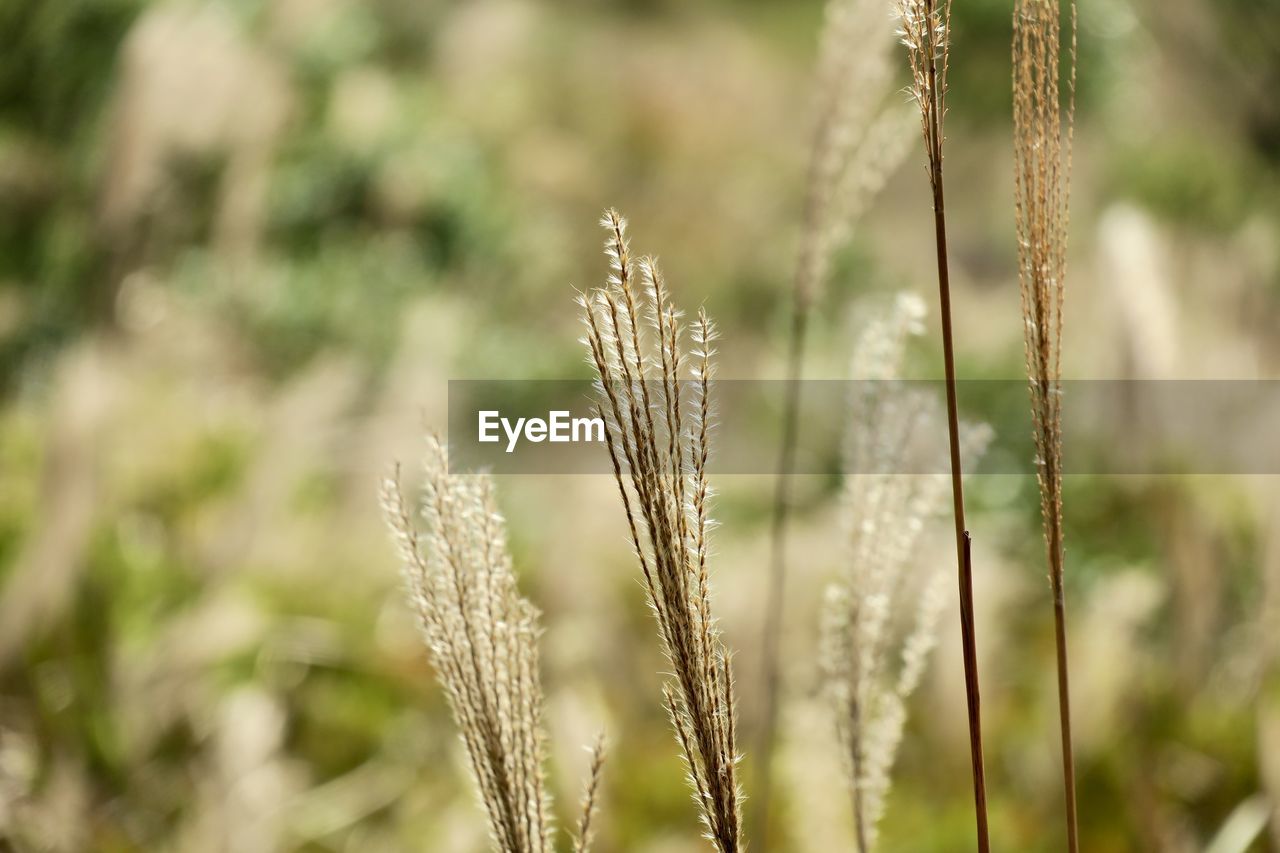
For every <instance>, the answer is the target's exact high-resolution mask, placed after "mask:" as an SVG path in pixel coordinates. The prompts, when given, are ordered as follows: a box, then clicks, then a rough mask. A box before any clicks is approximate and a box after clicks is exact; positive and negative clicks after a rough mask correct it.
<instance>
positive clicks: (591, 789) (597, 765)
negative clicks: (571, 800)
mask: <svg viewBox="0 0 1280 853" xmlns="http://www.w3.org/2000/svg"><path fill="white" fill-rule="evenodd" d="M603 770H604V735H603V734H602V735H600V736H599V737H598V738H596V742H595V743H594V744H593V745H592V747H591V768H590V770H589V771H588V773H587V784H586V787H585V788H584V789H583V792H582V811H581V814H580V815H579V817H578V832H577V834H576V835H575V836H574V839H573V853H591V839H592V835H593V832H594V829H595V827H593V826H592V821H593V820H594V819H595V814H596V809H597V808H598V807H599V803H598V802H597V798H598V797H599V794H600V777H601V775H602V772H603Z"/></svg>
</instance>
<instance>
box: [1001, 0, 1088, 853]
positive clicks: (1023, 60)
mask: <svg viewBox="0 0 1280 853" xmlns="http://www.w3.org/2000/svg"><path fill="white" fill-rule="evenodd" d="M1070 15H1071V18H1070V19H1071V33H1070V56H1069V64H1070V70H1069V72H1068V76H1067V92H1066V108H1065V116H1064V114H1063V112H1064V110H1063V105H1062V92H1061V91H1060V77H1061V71H1060V68H1059V64H1060V52H1061V47H1060V45H1061V40H1062V32H1061V28H1062V23H1061V22H1062V15H1061V9H1060V7H1059V3H1058V0H1018V2H1017V5H1016V6H1015V7H1014V16H1013V129H1014V130H1013V140H1014V146H1013V147H1014V180H1015V195H1014V203H1015V207H1016V214H1017V216H1016V218H1017V234H1018V279H1019V285H1020V287H1019V289H1020V291H1021V296H1022V316H1023V332H1024V337H1025V343H1026V356H1027V378H1028V380H1029V381H1028V386H1029V388H1030V392H1031V416H1032V428H1033V433H1034V436H1035V446H1036V477H1037V480H1038V482H1039V485H1040V510H1041V516H1042V519H1043V522H1044V538H1045V549H1046V557H1047V562H1048V565H1049V584H1050V588H1051V590H1052V593H1053V621H1054V642H1055V646H1056V652H1057V654H1056V658H1057V672H1058V717H1059V724H1060V729H1061V735H1062V782H1063V790H1064V796H1065V799H1066V820H1067V846H1068V849H1069V850H1070V851H1072V853H1075V851H1076V850H1078V849H1079V841H1078V838H1077V834H1078V833H1077V818H1076V780H1075V760H1074V755H1073V749H1072V741H1071V690H1070V679H1069V677H1068V666H1067V627H1066V601H1065V594H1064V592H1063V568H1064V566H1063V564H1064V562H1065V552H1064V549H1063V538H1062V382H1061V380H1062V300H1063V294H1064V291H1065V287H1066V277H1067V232H1068V226H1069V223H1070V200H1071V143H1072V136H1073V124H1074V108H1075V76H1076V61H1075V56H1076V9H1075V4H1074V3H1072V4H1071V12H1070Z"/></svg>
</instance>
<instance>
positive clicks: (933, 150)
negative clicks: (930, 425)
mask: <svg viewBox="0 0 1280 853" xmlns="http://www.w3.org/2000/svg"><path fill="white" fill-rule="evenodd" d="M897 11H898V17H899V20H900V23H901V29H900V31H899V34H900V35H901V37H902V42H903V44H904V45H906V48H907V56H908V59H909V62H910V66H911V93H912V96H913V97H914V100H915V102H916V105H917V107H919V112H920V128H921V131H922V135H923V137H924V144H925V153H926V157H927V165H928V172H929V186H930V189H931V190H932V193H933V225H934V243H935V252H936V254H937V260H938V302H939V307H940V315H941V321H942V358H943V369H944V371H945V375H946V386H947V436H948V439H949V450H950V457H951V497H952V506H953V510H954V515H955V528H956V530H955V532H956V563H957V572H958V576H959V584H960V607H961V614H960V622H961V625H962V626H967V630H962V631H961V640H962V642H963V651H964V677H965V693H966V696H967V699H968V712H969V750H970V758H971V764H972V772H973V799H974V810H975V813H976V818H977V835H978V849H979V850H980V851H983V853H985V851H987V850H989V849H990V840H989V838H988V830H987V785H986V771H985V769H984V766H983V755H982V714H981V700H980V694H979V690H978V664H977V650H976V638H975V637H974V632H973V624H974V623H973V576H972V564H971V561H970V558H969V546H970V542H969V531H968V530H967V529H966V527H965V520H964V484H963V480H962V476H961V468H960V417H959V411H958V407H957V404H956V367H955V352H954V348H953V344H952V333H951V274H950V269H949V267H948V263H947V216H946V200H945V192H944V186H943V171H942V152H943V142H944V139H945V136H944V132H943V127H944V122H945V118H946V113H947V71H948V68H949V62H950V48H951V0H897Z"/></svg>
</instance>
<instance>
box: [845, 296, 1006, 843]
mask: <svg viewBox="0 0 1280 853" xmlns="http://www.w3.org/2000/svg"><path fill="white" fill-rule="evenodd" d="M923 316H924V304H923V302H921V300H920V299H919V298H918V297H916V296H914V295H909V294H901V295H899V296H898V298H897V299H896V301H895V303H894V305H893V309H892V310H891V311H890V312H888V314H887V316H884V317H883V318H880V319H878V320H877V321H876V322H873V323H872V324H870V325H869V326H868V328H867V329H866V330H865V331H864V332H863V334H862V335H861V337H860V339H859V341H858V344H857V347H856V350H855V354H854V357H853V367H852V372H853V376H854V377H855V384H854V389H855V390H854V393H853V395H852V399H851V413H850V415H851V416H850V421H849V427H848V430H847V433H846V437H845V483H844V489H843V494H842V521H843V526H844V535H845V547H846V562H845V570H844V573H843V575H842V577H841V578H840V579H839V580H838V581H836V582H835V583H833V584H831V586H830V587H828V589H827V593H826V598H825V601H824V607H823V617H822V663H823V676H824V681H825V686H826V692H827V694H828V695H829V697H830V699H831V701H832V703H833V705H834V710H835V716H836V731H837V736H838V741H839V744H840V748H841V752H842V754H843V758H844V762H845V770H846V773H847V774H848V781H849V786H850V794H851V798H852V806H853V820H854V831H855V838H856V840H857V847H858V850H859V851H860V853H867V851H870V850H873V849H874V848H875V845H876V838H877V835H878V832H877V826H878V824H879V821H880V818H881V816H882V815H883V813H884V807H885V799H886V796H887V794H888V791H889V787H890V772H891V770H892V767H893V762H894V758H895V756H896V753H897V749H898V745H899V743H900V741H901V739H902V731H903V726H904V724H905V722H906V700H907V698H908V697H909V696H910V695H911V693H912V692H913V691H914V690H915V689H916V687H917V686H918V685H919V683H920V679H921V677H922V675H923V673H924V668H925V665H926V663H927V660H928V656H929V653H930V651H931V650H932V648H933V645H934V642H935V640H936V625H937V619H938V615H939V613H940V611H941V608H942V606H943V605H944V604H945V595H944V592H945V581H946V572H945V571H944V570H943V568H942V567H941V566H922V565H920V564H919V563H918V554H917V551H918V544H919V540H920V536H921V534H922V533H923V531H924V529H925V522H926V521H927V520H929V519H931V518H933V517H935V516H936V515H937V514H938V513H939V512H940V511H941V510H942V508H943V507H944V506H945V504H946V497H947V494H948V490H947V486H948V482H949V478H948V475H947V474H946V473H936V474H935V473H923V474H909V473H906V472H907V471H912V470H920V466H921V465H922V464H923V465H925V466H927V467H924V468H923V470H925V471H928V472H932V471H939V472H943V471H945V468H946V462H947V454H946V448H945V447H943V446H939V445H937V443H936V437H937V435H938V434H939V432H940V429H941V424H942V422H943V418H944V417H945V414H944V412H943V409H942V404H941V402H940V401H939V400H937V399H936V398H935V397H934V396H932V395H931V394H928V393H926V392H924V391H919V390H911V389H904V388H903V387H901V386H900V385H898V384H897V383H895V382H894V381H893V380H895V379H897V378H898V377H899V375H900V370H901V362H902V355H903V349H904V346H905V344H906V342H907V339H908V338H909V337H910V336H911V335H916V334H919V333H920V332H921V331H922V325H921V320H922V318H923ZM989 440H990V430H989V428H988V427H986V426H985V425H971V424H964V425H963V429H962V433H961V445H962V449H963V452H964V455H965V457H966V460H967V461H969V463H970V464H973V462H975V461H976V460H977V458H978V457H980V456H981V454H982V452H983V451H984V450H985V448H986V445H987V443H988V441H989ZM921 457H924V458H921Z"/></svg>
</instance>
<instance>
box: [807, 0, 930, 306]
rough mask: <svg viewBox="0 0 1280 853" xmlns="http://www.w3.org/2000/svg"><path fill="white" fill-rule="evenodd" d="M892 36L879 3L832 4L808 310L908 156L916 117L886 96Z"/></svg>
mask: <svg viewBox="0 0 1280 853" xmlns="http://www.w3.org/2000/svg"><path fill="white" fill-rule="evenodd" d="M891 34H892V31H891V28H890V27H889V26H888V25H887V24H886V23H885V21H884V7H883V6H882V5H881V3H880V2H879V0H829V2H828V3H827V5H826V9H825V12H824V24H823V28H822V35H821V43H820V45H819V54H818V68H817V79H816V82H815V90H816V110H815V115H816V120H815V124H814V129H813V138H812V143H811V144H812V148H811V152H810V157H809V174H808V181H807V184H806V188H805V212H804V217H805V221H804V230H803V231H802V233H801V242H800V254H799V258H798V260H797V264H796V281H795V288H796V291H797V299H799V300H800V301H801V303H802V305H803V306H804V307H805V308H807V307H808V306H809V304H811V302H812V301H813V299H814V298H816V296H817V293H818V291H820V290H821V288H822V286H823V284H824V283H825V282H826V279H827V276H828V275H829V273H830V268H831V260H832V258H833V256H834V255H835V253H836V252H837V251H839V249H840V247H841V246H842V245H843V244H844V243H845V242H846V241H847V240H848V239H849V236H850V235H851V234H852V231H853V225H854V223H855V222H856V221H857V220H858V219H859V217H860V216H861V215H862V213H863V212H864V211H865V210H866V208H867V206H868V205H869V204H870V203H871V201H872V199H873V198H875V195H876V194H877V193H878V192H879V191H880V189H881V188H882V187H883V186H884V183H885V181H886V180H888V178H889V176H890V175H892V174H893V171H894V170H895V169H896V168H897V167H898V164H899V163H901V162H902V159H903V157H905V156H906V153H907V148H908V146H907V145H906V142H907V140H908V139H909V134H908V133H907V132H906V130H907V128H908V126H909V124H910V122H912V121H913V119H912V118H911V112H910V111H908V110H905V109H900V108H898V106H897V105H895V104H893V103H892V100H891V99H887V98H886V97H885V96H886V94H887V93H888V92H889V91H890V81H891V80H892V78H893V64H892V60H891V56H890V54H891V52H892V48H893V40H892V38H891Z"/></svg>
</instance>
